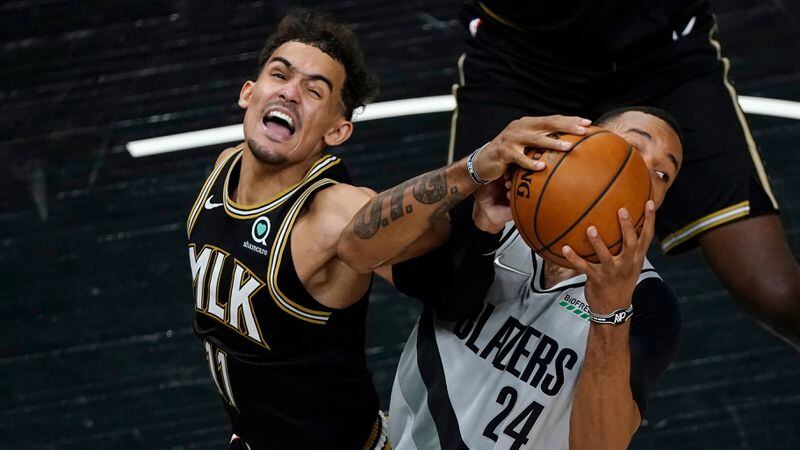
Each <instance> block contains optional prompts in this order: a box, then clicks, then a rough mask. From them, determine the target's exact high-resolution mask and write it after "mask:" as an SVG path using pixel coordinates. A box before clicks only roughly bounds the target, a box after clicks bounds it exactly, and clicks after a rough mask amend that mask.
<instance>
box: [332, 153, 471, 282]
mask: <svg viewBox="0 0 800 450" xmlns="http://www.w3.org/2000/svg"><path fill="white" fill-rule="evenodd" d="M477 187H478V185H477V184H475V183H474V182H473V181H472V179H471V178H470V176H469V173H468V172H467V169H466V162H465V160H460V161H457V162H455V163H453V164H451V165H449V166H447V167H445V168H442V169H437V170H434V171H431V172H428V173H426V174H423V175H420V176H418V177H416V178H414V179H411V180H409V181H406V182H404V183H402V184H400V185H398V186H395V187H393V188H390V189H387V190H386V191H383V192H381V193H380V194H378V195H377V196H376V197H374V198H373V199H372V200H370V201H369V202H367V204H366V205H364V206H363V207H362V208H361V209H360V210H359V211H358V213H356V215H355V217H353V219H352V220H351V221H350V223H349V224H348V225H347V227H345V229H344V230H343V231H342V234H341V236H340V238H339V242H338V245H337V253H338V255H339V257H340V258H341V259H342V260H344V261H345V262H346V263H347V264H348V265H350V267H352V268H354V269H355V270H358V271H359V272H364V273H366V272H369V271H371V270H372V269H374V268H375V267H378V266H380V265H383V264H386V263H387V262H388V261H390V260H392V259H394V258H396V257H397V256H398V255H400V254H401V253H403V252H406V251H407V249H408V247H409V246H410V245H412V244H413V243H414V242H415V241H417V240H418V239H419V237H420V236H422V234H423V233H425V232H426V231H428V230H429V229H431V227H432V226H433V224H435V223H436V222H437V221H440V220H443V219H445V218H446V217H447V212H448V211H449V210H450V209H451V208H452V207H453V206H455V205H456V204H457V203H458V202H460V201H461V200H463V199H464V198H466V197H467V196H469V195H470V194H471V193H472V192H474V191H475V189H476V188H477ZM428 245H430V244H428Z"/></svg>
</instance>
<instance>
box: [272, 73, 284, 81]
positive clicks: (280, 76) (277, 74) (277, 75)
mask: <svg viewBox="0 0 800 450" xmlns="http://www.w3.org/2000/svg"><path fill="white" fill-rule="evenodd" d="M272 76H273V77H275V78H278V79H280V80H285V79H286V77H285V76H284V75H283V74H282V73H280V72H272Z"/></svg>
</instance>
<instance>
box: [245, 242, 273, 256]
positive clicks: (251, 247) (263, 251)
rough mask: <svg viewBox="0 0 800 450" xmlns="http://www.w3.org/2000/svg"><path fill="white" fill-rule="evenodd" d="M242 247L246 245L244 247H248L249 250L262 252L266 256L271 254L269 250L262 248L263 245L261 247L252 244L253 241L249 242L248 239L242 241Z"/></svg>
mask: <svg viewBox="0 0 800 450" xmlns="http://www.w3.org/2000/svg"><path fill="white" fill-rule="evenodd" d="M242 247H244V248H246V249H248V250H252V251H254V252H256V253H261V254H262V255H264V256H267V255H269V252H268V251H267V249H265V248H261V247H259V246H257V245H253V244H251V243H249V242H247V241H244V242H242Z"/></svg>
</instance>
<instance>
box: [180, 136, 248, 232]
mask: <svg viewBox="0 0 800 450" xmlns="http://www.w3.org/2000/svg"><path fill="white" fill-rule="evenodd" d="M239 153H240V152H231V154H230V155H228V156H226V157H225V159H224V160H222V162H220V163H219V164H217V166H216V167H214V169H213V170H212V171H211V174H210V175H209V176H208V178H206V182H205V183H204V184H203V187H202V189H200V194H198V195H197V198H196V199H195V201H194V205H192V209H191V210H189V217H188V218H187V219H186V234H187V236H189V237H191V235H192V229H193V228H194V224H195V222H197V217H198V216H200V211H202V210H203V202H205V201H206V197H207V196H208V193H209V192H210V191H211V187H212V186H214V182H215V181H216V180H217V177H219V174H220V172H221V171H222V168H223V167H225V164H227V163H228V161H229V160H230V159H231V158H232V157H234V156H235V155H237V154H239Z"/></svg>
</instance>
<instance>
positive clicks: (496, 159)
mask: <svg viewBox="0 0 800 450" xmlns="http://www.w3.org/2000/svg"><path fill="white" fill-rule="evenodd" d="M591 123H592V122H591V121H590V120H589V119H583V118H581V117H573V116H545V117H523V118H521V119H517V120H515V121H513V122H511V123H510V124H508V126H507V127H506V128H505V129H504V130H503V131H502V132H501V133H500V134H498V135H497V137H495V138H494V139H492V141H491V142H489V143H488V144H486V146H485V147H484V148H483V150H481V151H480V153H479V154H478V156H477V157H475V161H474V168H475V172H476V173H477V174H478V175H479V176H480V177H481V178H482V179H484V180H489V181H494V180H497V179H498V178H500V177H502V176H503V174H504V173H506V172H507V171H508V168H509V166H510V165H512V164H516V165H518V166H520V167H523V168H525V169H530V170H534V171H538V170H542V169H544V163H543V162H541V161H535V160H533V159H531V158H529V157H527V156H525V148H526V147H534V148H541V149H552V150H559V151H568V150H569V149H570V148H572V144H571V143H569V142H564V141H560V140H558V139H554V138H552V137H550V136H548V135H549V134H551V133H553V132H562V133H570V134H578V135H582V134H585V133H586V127H587V126H588V125H590V124H591Z"/></svg>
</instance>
